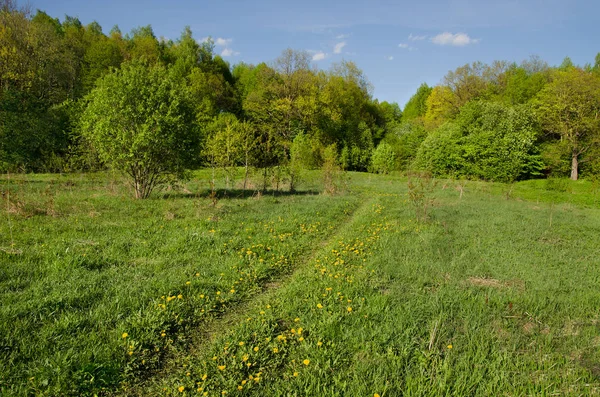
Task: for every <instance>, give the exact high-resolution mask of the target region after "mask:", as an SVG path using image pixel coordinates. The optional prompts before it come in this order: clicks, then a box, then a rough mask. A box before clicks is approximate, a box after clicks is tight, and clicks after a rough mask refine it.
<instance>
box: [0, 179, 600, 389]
mask: <svg viewBox="0 0 600 397" xmlns="http://www.w3.org/2000/svg"><path fill="white" fill-rule="evenodd" d="M207 175H208V174H207V173H206V172H204V171H202V172H200V173H198V174H197V175H196V178H195V179H193V180H192V181H191V182H189V183H187V184H186V186H185V188H183V189H179V190H172V191H167V192H164V193H158V194H155V195H154V196H153V197H152V198H151V199H149V200H142V201H135V200H132V199H130V198H129V194H130V193H129V191H128V190H127V188H126V187H125V185H124V182H123V181H122V180H121V179H119V178H117V177H115V176H113V175H109V174H93V175H73V176H60V175H17V176H10V177H7V176H4V177H3V178H2V180H1V181H0V182H1V185H0V188H1V189H2V198H3V199H2V206H3V209H2V217H3V220H2V221H1V222H0V302H1V306H0V392H1V393H2V394H3V395H31V394H34V395H53V396H54V395H94V394H98V395H140V396H144V395H176V396H182V395H200V396H203V395H206V396H222V395H229V396H235V395H240V396H254V395H256V396H259V395H260V396H283V395H292V396H296V395H297V396H324V395H327V396H374V395H375V394H379V395H380V396H399V395H407V396H408V395H432V396H434V395H481V396H489V395H511V396H521V395H548V396H550V395H574V396H576V395H599V394H600V322H599V321H600V294H599V293H598V286H599V285H600V270H599V269H600V205H599V203H600V193H598V191H597V187H596V188H594V186H593V185H592V184H591V183H588V182H585V181H579V182H569V183H566V182H565V184H564V186H563V185H561V188H560V189H556V187H555V186H554V185H552V186H550V185H547V184H546V185H545V184H544V181H539V182H538V181H530V182H523V183H519V184H515V185H513V186H510V185H500V184H490V183H482V182H468V183H464V182H463V183H461V185H460V186H459V187H457V183H456V182H452V181H441V182H440V183H438V184H437V186H436V187H435V189H434V191H433V193H432V194H433V197H434V198H435V202H434V204H433V207H432V208H430V209H429V215H430V219H429V220H428V221H427V222H418V221H417V220H416V216H415V209H414V208H413V206H412V205H411V202H410V201H409V199H408V196H407V183H406V179H404V178H400V177H393V176H387V177H383V176H376V175H368V174H359V173H350V174H349V175H348V181H347V183H348V188H347V191H345V192H344V193H342V194H339V195H335V196H327V195H322V194H319V193H318V192H320V191H322V187H321V186H320V185H319V180H318V174H317V173H316V172H315V173H314V174H311V175H309V176H307V180H308V181H307V182H306V183H305V188H304V190H301V191H300V192H299V193H297V194H288V193H273V192H271V193H269V194H265V195H256V194H255V195H252V194H251V193H248V194H247V195H245V196H244V195H242V194H241V192H240V191H226V190H222V191H220V195H219V199H218V200H211V198H210V197H209V194H208V191H207V186H208V183H206V182H205V181H206V180H207ZM461 186H462V187H461ZM461 192H462V194H461Z"/></svg>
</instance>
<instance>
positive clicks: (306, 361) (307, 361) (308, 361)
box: [302, 359, 310, 365]
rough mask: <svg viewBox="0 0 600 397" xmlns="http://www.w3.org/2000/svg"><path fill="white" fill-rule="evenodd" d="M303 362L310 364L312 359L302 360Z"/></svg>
mask: <svg viewBox="0 0 600 397" xmlns="http://www.w3.org/2000/svg"><path fill="white" fill-rule="evenodd" d="M302 363H303V364H304V365H308V364H310V360H309V359H306V360H304V361H302Z"/></svg>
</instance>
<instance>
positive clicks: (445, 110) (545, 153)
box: [384, 54, 600, 181]
mask: <svg viewBox="0 0 600 397" xmlns="http://www.w3.org/2000/svg"><path fill="white" fill-rule="evenodd" d="M599 115H600V54H598V55H597V56H596V59H595V64H594V65H585V66H584V67H583V68H582V67H577V66H575V65H573V63H572V61H571V60H570V59H569V58H568V57H567V58H565V60H564V61H563V63H562V64H561V65H560V66H558V67H550V66H548V64H547V63H546V62H544V61H542V60H540V59H539V58H537V57H532V58H531V59H529V60H527V61H524V62H523V63H521V64H520V65H518V64H516V63H509V62H500V61H497V62H494V63H493V64H491V65H485V64H482V63H480V62H475V63H473V64H467V65H464V66H462V67H459V68H457V69H456V70H454V71H450V72H448V74H447V75H446V76H445V77H444V79H443V81H442V82H441V83H440V84H439V85H437V86H435V87H429V86H427V85H426V84H423V85H422V86H421V87H420V88H419V89H418V90H417V92H416V93H415V95H413V97H412V98H411V99H410V101H409V102H408V103H407V104H406V107H405V108H404V114H403V121H402V126H401V128H400V129H398V130H396V133H395V134H391V135H389V136H386V138H385V139H384V143H388V144H389V145H390V146H391V147H392V148H393V149H394V151H395V153H396V154H397V155H398V159H399V162H400V163H399V164H398V165H399V166H400V167H415V168H417V169H425V170H429V171H431V172H432V173H433V174H434V175H443V176H455V177H467V178H478V179H485V180H499V181H514V180H518V179H527V178H535V177H540V176H551V175H553V176H567V175H570V177H571V178H572V179H577V178H578V175H579V172H581V173H583V174H584V175H587V176H593V175H598V174H599V173H600V118H599Z"/></svg>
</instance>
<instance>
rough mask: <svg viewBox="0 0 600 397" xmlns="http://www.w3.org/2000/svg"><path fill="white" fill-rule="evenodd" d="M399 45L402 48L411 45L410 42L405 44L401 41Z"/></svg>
mask: <svg viewBox="0 0 600 397" xmlns="http://www.w3.org/2000/svg"><path fill="white" fill-rule="evenodd" d="M398 47H400V48H408V47H409V45H408V44H404V43H400V44H398Z"/></svg>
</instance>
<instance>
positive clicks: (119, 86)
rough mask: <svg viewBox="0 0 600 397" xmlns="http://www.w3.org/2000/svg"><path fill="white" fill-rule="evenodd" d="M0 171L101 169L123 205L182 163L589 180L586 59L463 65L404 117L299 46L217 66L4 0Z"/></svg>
mask: <svg viewBox="0 0 600 397" xmlns="http://www.w3.org/2000/svg"><path fill="white" fill-rule="evenodd" d="M1 4H2V8H1V12H0V171H2V172H12V173H15V172H61V173H64V172H85V171H94V170H103V169H108V168H111V169H116V170H119V171H122V172H124V173H125V174H126V175H128V176H129V177H130V179H131V180H132V183H133V185H134V187H135V192H136V196H137V197H147V196H148V195H149V194H150V193H151V192H152V190H153V189H154V188H155V187H156V186H160V185H161V184H163V183H165V182H168V181H171V180H174V179H176V178H180V177H184V176H185V174H186V172H187V171H188V170H193V169H197V168H200V167H212V168H213V169H215V170H220V171H225V173H227V171H228V170H231V169H233V168H234V167H244V169H245V172H246V177H247V175H248V171H249V170H250V169H252V170H255V171H256V172H257V173H259V174H261V175H263V176H264V178H263V188H266V187H268V185H271V184H273V183H274V182H273V181H274V180H275V181H276V182H275V183H276V184H279V182H280V181H287V182H288V184H289V187H290V189H291V190H293V189H294V187H295V182H294V181H295V179H297V173H298V170H300V169H318V168H320V167H323V165H324V164H333V165H334V166H336V167H339V168H340V169H344V170H350V171H369V172H376V173H389V172H392V171H403V172H406V171H409V170H421V171H427V172H430V173H431V174H432V175H434V176H443V177H450V178H465V179H479V180H486V181H500V182H511V181H517V180H524V179H532V178H545V177H562V176H570V178H571V179H577V178H578V177H579V176H580V175H581V176H583V177H585V178H594V177H595V176H596V175H598V174H599V173H600V156H599V154H600V143H599V142H600V119H599V117H598V116H599V111H600V54H598V55H597V56H596V58H595V62H594V64H593V65H592V64H588V65H584V66H583V67H581V66H577V65H574V64H573V62H572V61H571V60H570V59H569V58H568V57H567V58H565V59H564V61H563V63H562V64H561V65H559V66H556V67H555V66H549V65H548V64H547V63H546V62H544V61H543V60H542V59H540V58H538V57H535V56H532V57H531V58H530V59H528V60H525V61H523V62H522V63H520V64H517V63H514V62H507V61H495V62H493V63H492V64H484V63H481V62H477V61H475V62H473V63H470V64H466V65H464V66H461V67H458V68H456V69H455V70H452V71H449V72H448V73H447V74H446V75H445V76H443V78H441V81H440V83H439V84H437V85H435V86H433V87H431V86H429V85H427V84H425V83H423V84H422V85H421V86H420V87H419V89H418V90H417V92H416V93H415V94H414V95H413V96H412V98H411V99H410V100H409V101H408V103H406V105H405V106H404V108H403V109H401V108H400V106H399V105H398V104H397V103H388V102H380V101H378V100H377V99H376V98H373V95H372V91H373V90H372V86H371V84H370V83H369V80H368V79H367V76H365V75H364V73H363V72H362V71H361V70H360V69H359V67H358V66H357V65H356V64H354V63H353V62H350V61H342V62H341V63H338V64H335V65H333V66H332V67H331V68H330V69H329V70H318V69H317V68H316V67H315V66H314V65H312V64H311V57H310V55H309V54H308V53H307V52H304V51H299V50H292V49H286V50H284V51H283V52H282V54H281V56H279V57H278V58H277V59H275V60H274V61H270V62H263V63H260V64H257V65H251V64H245V63H238V64H235V65H230V64H229V63H228V62H226V61H224V60H223V59H222V58H221V57H220V56H219V55H215V52H214V43H213V41H212V40H211V39H210V38H208V39H206V40H204V41H199V40H198V39H196V38H194V37H193V34H192V31H191V30H190V28H189V27H186V28H184V30H183V32H182V33H181V37H180V38H179V39H177V40H166V39H163V38H157V37H156V35H155V34H154V32H153V30H152V27H151V26H150V25H148V26H142V27H139V28H136V29H133V30H132V31H131V32H130V33H127V34H123V33H122V32H121V31H120V30H119V28H118V27H117V26H115V27H113V28H112V29H111V30H110V32H109V33H108V34H106V33H104V31H103V29H102V27H101V26H100V25H99V24H98V23H96V22H92V23H90V24H88V25H84V24H82V22H81V21H79V20H78V19H77V18H73V17H69V16H66V17H65V18H64V19H63V20H62V21H61V20H59V19H57V18H53V17H51V16H49V15H48V14H46V13H45V12H43V11H40V10H37V11H36V12H31V11H30V10H28V9H26V8H23V7H19V6H18V5H17V3H16V2H14V1H13V0H3V1H2V3H1Z"/></svg>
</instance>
